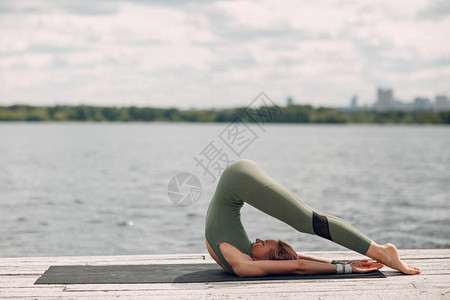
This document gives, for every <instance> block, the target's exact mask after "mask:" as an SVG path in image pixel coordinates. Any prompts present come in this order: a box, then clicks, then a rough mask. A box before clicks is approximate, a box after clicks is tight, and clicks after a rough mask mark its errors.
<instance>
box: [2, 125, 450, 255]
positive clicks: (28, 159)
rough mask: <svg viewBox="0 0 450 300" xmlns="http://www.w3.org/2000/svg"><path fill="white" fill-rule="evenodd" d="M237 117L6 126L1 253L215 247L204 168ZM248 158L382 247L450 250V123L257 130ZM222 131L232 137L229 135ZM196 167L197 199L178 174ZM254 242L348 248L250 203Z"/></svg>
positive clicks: (248, 223)
mask: <svg viewBox="0 0 450 300" xmlns="http://www.w3.org/2000/svg"><path fill="white" fill-rule="evenodd" d="M227 125H228V124H180V123H178V124H177V123H169V124H164V123H145V124H140V123H133V124H123V123H120V124H111V123H106V124H94V123H81V124H76V123H62V124H57V123H42V124H40V123H38V124H35V123H2V124H0V216H1V220H2V226H0V235H1V238H0V256H1V257H8V256H60V255H112V254H163V253H195V252H206V249H205V246H204V239H203V234H204V218H205V214H206V209H207V205H208V201H209V199H210V198H211V196H212V194H213V192H214V189H215V186H216V184H217V181H216V182H212V180H211V177H209V176H208V175H204V173H203V172H202V169H201V168H199V167H196V162H195V160H194V156H196V157H201V155H200V152H202V150H203V149H205V147H207V146H208V144H209V143H210V142H213V143H214V145H215V146H217V147H218V148H220V149H221V150H222V153H225V154H227V155H228V156H229V158H230V159H238V156H237V155H236V154H235V153H233V152H232V151H231V149H230V148H227V146H226V145H225V144H224V143H223V142H222V141H221V140H220V139H219V135H220V133H221V132H222V131H223V130H224V129H225V128H226V127H227ZM251 128H252V129H253V132H254V134H256V135H257V138H256V139H255V140H254V141H253V142H252V143H251V144H249V145H248V148H246V149H244V150H243V152H242V154H241V157H242V158H249V159H252V160H254V161H255V162H257V163H258V164H259V165H260V166H261V167H262V168H263V169H264V170H265V171H266V173H268V174H269V175H271V176H272V177H273V178H274V179H276V180H278V181H280V182H281V183H283V184H284V185H286V186H287V187H289V188H290V189H291V190H292V191H293V192H294V193H295V194H296V195H297V196H298V197H299V198H300V199H302V200H303V201H305V202H306V203H307V204H308V205H309V206H311V207H314V208H317V209H318V210H320V211H323V212H327V213H331V214H334V215H336V216H339V217H341V218H344V219H345V220H347V221H349V222H350V223H351V224H353V225H354V226H356V227H357V228H359V229H360V230H361V231H363V232H364V233H366V234H367V235H368V236H369V237H371V238H372V239H374V240H375V241H377V242H379V243H385V242H393V243H394V244H396V245H397V246H398V247H399V248H449V247H450V229H449V228H450V217H449V216H450V127H438V126H433V127H428V126H422V127H420V126H328V125H326V126H321V125H285V124H283V125H280V124H274V125H264V126H262V127H259V126H251ZM222 136H223V135H222ZM180 172H189V173H193V174H195V175H197V177H198V178H199V179H200V181H201V184H202V187H203V190H202V196H201V198H200V200H199V201H198V202H197V203H196V204H195V205H193V206H190V207H178V206H175V205H173V204H172V203H171V202H170V200H169V198H168V195H167V185H168V183H169V181H170V179H171V178H172V177H173V176H174V175H176V174H178V173H180ZM242 220H243V223H244V225H245V227H246V229H247V233H248V235H249V237H250V238H251V239H254V238H256V237H260V238H282V239H284V240H286V241H288V242H290V243H291V244H293V246H294V247H295V248H296V249H297V250H298V251H301V250H339V249H342V247H340V246H338V245H334V244H333V243H331V242H329V241H327V240H323V239H321V238H319V237H316V236H311V235H307V234H301V233H298V232H296V231H295V230H294V229H292V228H290V227H289V226H287V225H285V224H283V223H281V222H279V221H277V220H275V219H272V218H271V217H268V216H266V215H264V214H263V213H260V212H259V211H257V210H255V209H254V208H252V207H250V206H244V208H243V209H242Z"/></svg>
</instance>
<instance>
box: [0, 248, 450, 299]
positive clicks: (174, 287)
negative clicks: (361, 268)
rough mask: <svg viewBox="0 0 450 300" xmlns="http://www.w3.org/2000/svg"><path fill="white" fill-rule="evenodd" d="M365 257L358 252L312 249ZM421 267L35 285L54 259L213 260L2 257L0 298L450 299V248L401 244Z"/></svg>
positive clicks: (120, 259) (188, 258)
mask: <svg viewBox="0 0 450 300" xmlns="http://www.w3.org/2000/svg"><path fill="white" fill-rule="evenodd" d="M307 254H312V255H317V256H323V257H329V258H334V259H361V258H362V256H360V255H358V254H355V253H354V252H349V251H348V252H347V251H342V252H308V253H307ZM400 256H401V257H402V258H403V259H405V261H406V262H407V263H410V264H412V265H414V266H418V267H420V268H422V274H420V275H414V276H408V275H402V274H400V273H399V272H396V271H393V270H391V269H389V268H387V267H384V268H383V269H381V271H382V272H383V273H384V274H385V275H386V276H387V278H376V279H338V280H330V279H328V280H296V281H292V280H291V281H288V280H280V281H264V280H263V279H262V280H261V281H251V282H217V283H164V284H161V283H152V284H72V285H70V284H68V285H34V282H35V281H36V280H37V279H38V278H39V277H40V276H41V275H42V274H43V273H44V272H45V270H47V268H48V267H50V266H52V265H96V266H98V265H124V264H126V265H129V264H137V265H142V264H163V263H167V264H173V263H176V264H180V263H199V264H201V263H212V262H213V260H212V259H211V257H210V256H209V255H208V254H189V255H135V256H83V257H32V258H31V257H30V258H28V257H21V258H0V299H111V298H121V299H450V249H433V250H428V249H427V250H400Z"/></svg>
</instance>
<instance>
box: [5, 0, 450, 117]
mask: <svg viewBox="0 0 450 300" xmlns="http://www.w3.org/2000/svg"><path fill="white" fill-rule="evenodd" d="M448 3H449V2H448V1H447V0H437V1H431V0H414V1H408V3H407V4H405V3H404V2H399V1H390V0H380V1H362V2H355V1H350V0H342V1H340V0H339V1H338V0H329V1H325V2H324V1H306V0H304V1H294V0H283V1H279V2H274V1H269V0H259V1H256V0H248V1H246V0H241V1H217V0H213V1H198V0H186V1H160V0H155V1H140V0H117V1H107V0H98V1H60V0H23V1H1V0H0V36H1V37H2V38H1V42H0V105H11V104H16V103H20V104H30V105H54V104H67V105H78V104H87V105H98V106H105V105H109V106H131V105H135V106H150V107H177V108H181V109H189V108H192V107H194V108H197V109H203V108H205V109H207V108H219V109H220V108H228V107H237V106H246V105H248V104H249V103H250V102H251V101H252V100H253V99H254V98H255V97H256V96H257V95H258V94H259V93H260V92H261V91H264V92H265V93H266V94H267V95H268V96H269V97H270V98H271V99H272V100H273V101H274V102H275V103H277V104H279V105H284V104H285V103H286V99H287V98H288V97H292V99H293V102H294V103H297V104H310V105H313V106H316V107H317V106H330V107H343V106H348V105H349V101H350V99H351V97H352V95H357V96H358V100H357V103H358V105H359V106H364V105H367V106H370V105H372V104H373V102H374V101H376V100H377V96H376V94H374V90H375V89H376V88H377V87H382V88H383V89H386V88H392V89H395V96H394V97H395V99H405V100H408V99H412V100H411V101H414V100H413V99H414V98H416V97H417V98H423V99H425V98H428V99H431V100H433V99H434V97H435V96H436V95H437V94H438V95H441V94H442V95H450V57H449V53H450V39H448V37H449V36H450V5H448ZM405 100H404V101H405ZM408 101H409V100H408ZM420 101H421V100H418V103H419V102H420ZM433 101H434V100H433ZM425 102H426V101H425ZM425 102H424V103H425ZM420 103H421V102H420Z"/></svg>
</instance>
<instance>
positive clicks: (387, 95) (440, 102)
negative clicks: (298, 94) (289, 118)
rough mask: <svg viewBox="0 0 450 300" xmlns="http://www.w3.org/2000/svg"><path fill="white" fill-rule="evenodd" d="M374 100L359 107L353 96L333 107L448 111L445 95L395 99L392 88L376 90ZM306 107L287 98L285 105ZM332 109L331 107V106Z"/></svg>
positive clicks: (449, 102) (356, 97) (356, 96)
mask: <svg viewBox="0 0 450 300" xmlns="http://www.w3.org/2000/svg"><path fill="white" fill-rule="evenodd" d="M374 98H375V100H373V101H372V103H370V104H364V105H360V104H359V103H358V95H353V96H352V97H351V99H350V101H349V102H348V105H344V106H334V107H337V108H339V109H341V110H350V111H358V110H374V111H395V110H403V111H414V110H420V111H426V110H429V111H448V110H450V99H449V97H448V96H447V95H444V94H436V95H435V96H434V97H433V98H427V97H420V96H416V97H414V98H412V99H409V100H408V99H397V98H396V97H395V94H394V90H393V89H392V88H377V89H376V96H375V97H374ZM296 104H297V105H308V104H309V103H297V102H296V101H295V99H294V98H293V97H287V99H286V105H287V106H289V105H296ZM332 107H333V106H332Z"/></svg>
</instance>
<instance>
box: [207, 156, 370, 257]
mask: <svg viewBox="0 0 450 300" xmlns="http://www.w3.org/2000/svg"><path fill="white" fill-rule="evenodd" d="M244 202H245V203H248V204H250V205H252V206H253V207H255V208H257V209H258V210H260V211H262V212H264V213H266V214H268V215H270V216H272V217H274V218H276V219H278V220H280V221H282V222H284V223H286V224H288V225H290V226H292V227H293V228H295V229H296V230H298V231H300V232H304V233H309V234H316V235H318V236H321V237H323V238H326V239H329V240H331V241H333V242H335V243H337V244H339V245H342V246H344V247H346V248H348V249H351V250H354V251H356V252H358V253H361V254H363V255H364V254H366V252H367V250H368V249H369V246H370V243H371V240H370V239H369V238H368V237H366V236H365V235H364V234H362V233H361V232H360V231H358V230H357V229H356V228H354V227H353V226H351V225H350V224H348V223H347V222H345V221H343V220H341V219H339V218H337V217H334V216H331V215H328V214H324V213H321V212H319V211H316V210H314V209H312V208H310V207H309V206H307V205H306V204H305V203H303V202H302V201H301V200H300V199H299V198H298V197H296V196H295V195H294V193H292V192H291V191H290V190H289V189H288V188H287V187H285V186H284V185H282V184H280V183H279V182H277V181H275V180H274V179H273V178H271V177H270V176H268V175H267V174H266V173H265V172H264V171H263V170H262V169H261V168H260V167H259V166H258V165H257V164H256V163H255V162H253V161H251V160H248V159H242V160H239V161H236V162H234V163H232V164H230V166H229V167H228V168H227V169H226V170H225V171H224V173H223V174H222V176H221V178H220V181H219V183H218V187H217V190H216V193H215V194H214V197H213V199H212V201H211V204H210V207H209V209H208V214H207V217H206V236H207V238H208V240H210V244H213V245H211V246H213V249H214V248H216V247H214V246H216V245H218V244H219V243H220V242H223V241H229V242H232V243H233V244H234V246H236V247H237V248H238V249H245V248H246V247H247V248H248V244H247V241H245V239H246V236H247V235H246V233H245V231H244V229H243V227H241V226H240V224H241V222H240V208H241V207H242V205H243V204H244ZM239 231H243V232H239ZM238 237H242V238H238ZM234 238H236V239H235V240H234ZM232 240H234V242H233V241H232ZM216 249H217V248H216ZM217 250H218V249H217ZM215 252H216V251H215ZM219 252H220V250H219ZM220 254H221V253H220ZM219 256H220V257H221V256H222V255H219Z"/></svg>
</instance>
